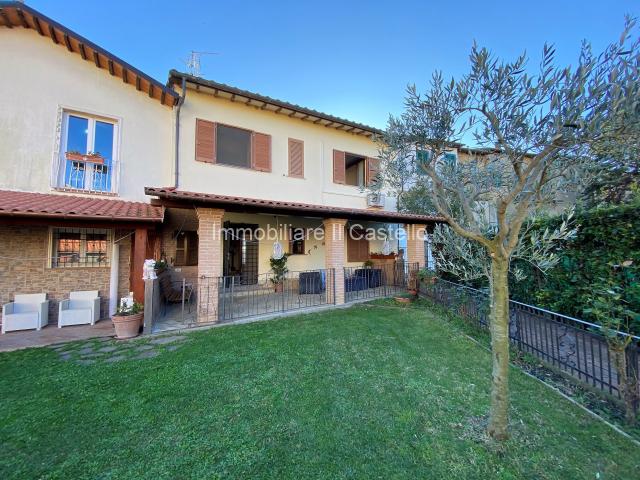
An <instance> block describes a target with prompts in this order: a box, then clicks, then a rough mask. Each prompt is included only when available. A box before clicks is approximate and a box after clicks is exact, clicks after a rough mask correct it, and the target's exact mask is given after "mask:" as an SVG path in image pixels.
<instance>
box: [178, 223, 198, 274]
mask: <svg viewBox="0 0 640 480" xmlns="http://www.w3.org/2000/svg"><path fill="white" fill-rule="evenodd" d="M174 265H175V266H177V267H188V266H195V265H198V232H194V231H190V232H178V233H177V234H176V258H175V261H174Z"/></svg>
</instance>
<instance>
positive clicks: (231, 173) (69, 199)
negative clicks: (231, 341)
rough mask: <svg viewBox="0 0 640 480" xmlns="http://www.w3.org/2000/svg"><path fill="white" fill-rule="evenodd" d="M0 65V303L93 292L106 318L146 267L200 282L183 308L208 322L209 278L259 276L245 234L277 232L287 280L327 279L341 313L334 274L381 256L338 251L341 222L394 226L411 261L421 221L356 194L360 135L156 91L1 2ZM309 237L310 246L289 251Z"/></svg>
mask: <svg viewBox="0 0 640 480" xmlns="http://www.w3.org/2000/svg"><path fill="white" fill-rule="evenodd" d="M0 64H1V65H2V66H3V73H4V74H3V77H2V79H0V98H2V108H1V109H0V169H1V170H0V171H1V172H2V175H0V228H1V230H0V247H2V248H1V252H2V254H1V255H0V302H2V303H5V302H7V301H10V300H11V299H12V297H13V295H14V294H15V293H30V292H46V293H49V295H50V298H51V299H52V300H54V301H56V300H60V299H62V298H64V296H65V294H67V293H68V292H69V291H70V290H79V289H98V290H99V291H100V295H101V297H102V298H103V299H104V302H105V305H104V306H103V309H102V317H106V316H107V315H108V314H109V313H111V312H112V311H113V307H114V305H115V301H116V299H117V298H119V297H120V296H122V295H124V294H125V293H126V292H128V291H129V290H132V291H133V292H134V295H135V297H136V299H137V300H139V301H143V300H144V283H143V281H142V264H143V261H144V259H145V258H155V259H159V258H162V259H164V260H166V261H167V263H169V265H170V266H171V275H172V277H173V279H174V280H180V279H183V278H186V279H188V280H189V282H190V283H194V284H200V285H202V284H203V283H204V279H216V281H215V282H211V285H212V286H214V287H212V288H207V291H206V293H203V292H202V291H199V292H197V300H196V301H197V302H198V309H197V312H198V317H199V318H198V320H199V321H216V320H217V311H218V301H219V293H220V292H219V291H218V288H217V286H215V285H219V283H218V282H217V279H218V278H220V277H223V276H226V277H227V278H228V279H229V280H228V281H227V280H224V282H223V283H222V284H223V285H225V286H226V285H228V284H229V283H231V284H234V285H235V284H236V283H237V284H238V285H245V284H251V283H255V282H257V281H258V278H259V277H260V276H261V275H265V274H267V273H268V272H269V269H270V266H269V258H270V256H271V252H272V249H273V247H274V242H275V241H276V240H274V239H266V238H265V239H256V238H254V237H252V235H251V233H252V232H254V231H255V230H256V229H257V228H259V227H263V228H266V227H267V225H270V226H272V227H280V226H282V225H286V226H287V227H286V228H281V229H280V230H281V232H280V234H279V235H278V238H277V241H279V242H281V243H282V244H283V245H284V246H285V250H286V251H287V253H290V254H291V256H290V257H289V261H288V268H289V270H290V271H291V272H304V271H308V270H318V271H319V270H323V271H326V272H329V271H330V272H335V274H331V275H329V276H328V278H327V280H326V283H327V285H326V291H327V292H331V296H332V298H331V303H336V304H339V303H343V302H344V301H345V292H344V267H349V266H361V265H362V263H363V262H364V261H365V260H368V259H369V256H370V253H371V252H374V251H380V250H382V246H383V241H382V240H372V241H369V240H366V239H362V240H354V239H350V238H349V236H348V235H346V234H345V233H346V232H347V231H348V230H347V229H349V228H350V227H351V226H352V225H354V224H358V225H361V226H362V227H364V228H366V227H374V228H381V227H383V228H389V229H397V228H398V226H399V225H404V224H408V225H409V226H408V228H406V232H407V238H408V240H407V246H406V250H407V252H406V255H405V259H406V260H408V261H410V262H416V263H419V264H423V263H424V243H423V242H421V241H418V237H419V234H420V232H422V231H423V230H424V229H425V227H426V226H427V225H428V224H433V222H434V221H436V220H437V219H435V218H433V217H426V216H417V215H408V214H401V213H398V212H395V211H394V201H393V199H389V198H386V199H385V198H369V197H368V196H367V193H366V191H365V189H366V186H367V184H368V183H369V182H370V181H371V180H372V179H373V178H374V177H375V175H376V172H377V169H378V160H377V159H376V154H377V146H376V143H375V141H374V137H375V136H376V135H378V134H380V133H381V132H380V131H378V130H376V129H375V128H372V127H368V126H366V125H361V124H358V123H355V122H351V121H348V120H345V119H341V118H337V117H334V116H331V115H327V114H324V113H321V112H317V111H314V110H310V109H307V108H304V107H300V106H298V105H293V104H290V103H287V102H284V101H280V100H276V99H273V98H269V97H265V96H263V95H259V94H255V93H251V92H247V91H244V90H240V89H237V88H235V87H230V86H227V85H223V84H219V83H215V82H212V81H207V80H203V79H201V78H198V77H193V76H190V75H186V74H183V73H179V72H176V71H172V72H170V76H169V81H168V84H167V85H166V86H165V85H163V84H161V83H159V82H157V81H155V80H153V79H152V78H150V77H149V76H147V75H145V74H144V73H143V72H141V71H139V70H138V69H136V68H135V67H133V66H131V65H129V64H127V63H125V62H124V61H122V60H121V59H119V58H117V57H116V56H114V55H112V54H110V53H109V52H107V51H105V50H104V49H102V48H100V47H98V46H96V45H94V44H93V43H91V42H90V41H89V40H87V39H85V38H83V37H81V36H79V35H77V34H75V33H74V32H72V31H70V30H69V29H67V28H65V27H64V26H62V25H59V24H58V23H56V22H55V21H53V20H51V19H49V18H47V17H45V16H44V15H42V14H40V13H39V12H37V11H35V10H33V9H32V8H30V7H28V6H25V5H24V4H22V3H17V2H0ZM95 152H97V153H95ZM225 226H227V227H233V228H245V229H248V230H245V231H246V232H250V233H246V234H243V235H241V236H236V237H233V238H223V236H222V235H221V229H222V228H223V227H225ZM309 228H321V229H324V231H325V232H326V236H325V239H324V240H315V239H311V238H300V236H299V232H301V230H300V229H309ZM329 233H331V234H329ZM396 248H397V246H395V245H394V250H395V249H396ZM327 294H329V293H327ZM107 302H109V305H110V308H109V309H108V308H107ZM203 306H204V308H203ZM55 310H56V306H55V302H52V306H51V313H52V315H53V316H55ZM202 312H205V313H204V314H203V313H202ZM201 317H202V318H201Z"/></svg>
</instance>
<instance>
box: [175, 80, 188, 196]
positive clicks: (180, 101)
mask: <svg viewBox="0 0 640 480" xmlns="http://www.w3.org/2000/svg"><path fill="white" fill-rule="evenodd" d="M186 96H187V79H186V78H184V77H182V93H181V94H180V98H179V99H178V106H177V107H176V153H175V161H176V164H175V174H176V175H175V176H176V178H175V181H174V187H175V188H176V189H177V188H178V178H179V168H180V109H181V108H182V104H183V103H184V98H185V97H186Z"/></svg>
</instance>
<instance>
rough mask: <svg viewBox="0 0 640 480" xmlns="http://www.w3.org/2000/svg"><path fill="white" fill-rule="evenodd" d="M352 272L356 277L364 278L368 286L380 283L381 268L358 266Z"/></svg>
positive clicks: (373, 286) (371, 286)
mask: <svg viewBox="0 0 640 480" xmlns="http://www.w3.org/2000/svg"><path fill="white" fill-rule="evenodd" d="M354 274H355V276H356V277H363V278H365V279H366V282H367V285H368V287H369V288H376V287H379V286H381V285H382V269H380V268H358V269H357V270H356V271H355V272H354Z"/></svg>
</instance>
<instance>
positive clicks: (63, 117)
mask: <svg viewBox="0 0 640 480" xmlns="http://www.w3.org/2000/svg"><path fill="white" fill-rule="evenodd" d="M70 116H75V117H80V118H85V119H87V120H88V131H87V152H92V151H94V150H95V148H94V147H95V125H96V121H100V122H104V123H110V124H112V125H113V146H112V151H113V154H112V159H111V167H110V169H111V173H110V175H111V189H110V190H108V191H107V190H97V189H93V188H87V185H89V187H91V186H92V185H91V181H90V180H89V175H88V172H89V168H87V163H85V175H86V177H85V181H84V185H85V188H75V187H71V186H66V185H65V172H66V165H67V158H66V152H67V141H68V131H69V117H70ZM58 123H59V127H58V139H57V140H58V141H57V142H56V143H57V148H56V150H57V151H56V152H55V154H54V159H53V162H54V165H53V169H52V178H51V180H52V188H53V189H55V190H63V191H78V192H84V193H93V194H102V195H117V194H118V191H119V184H120V182H119V180H120V178H119V176H120V127H121V124H122V119H121V118H118V117H114V116H108V115H104V114H101V113H96V112H91V111H82V110H78V109H76V108H69V107H65V106H60V107H59V114H58Z"/></svg>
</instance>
